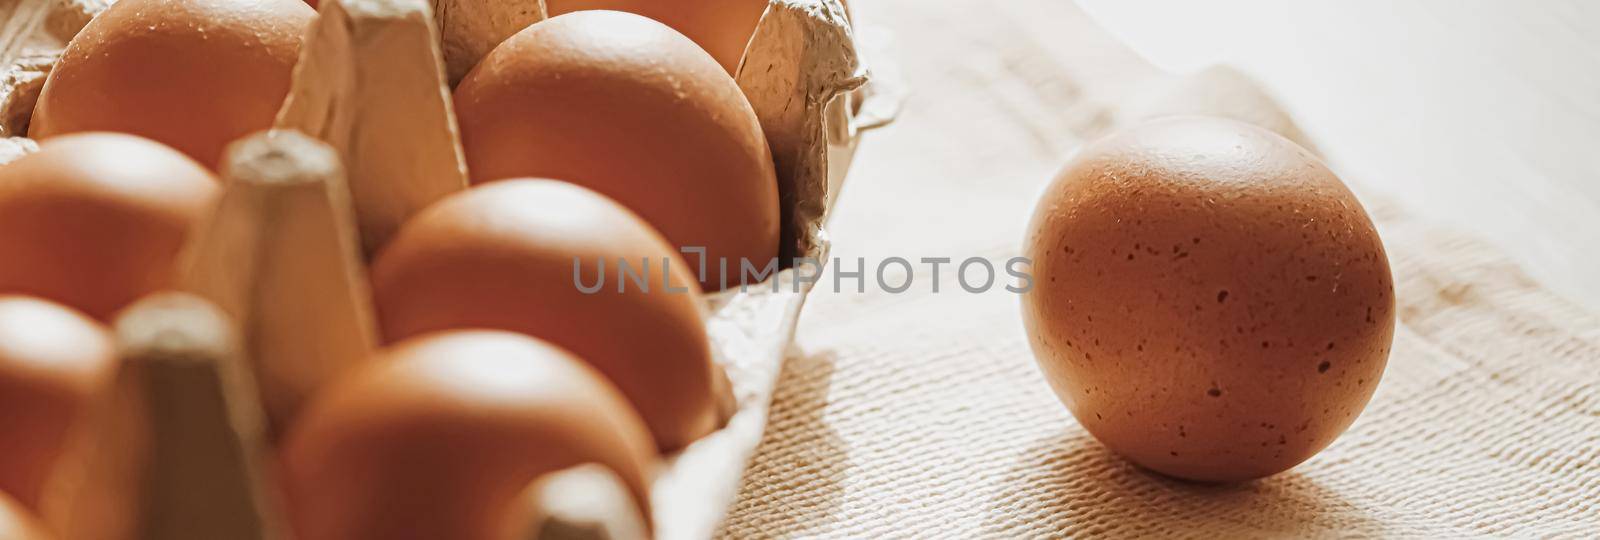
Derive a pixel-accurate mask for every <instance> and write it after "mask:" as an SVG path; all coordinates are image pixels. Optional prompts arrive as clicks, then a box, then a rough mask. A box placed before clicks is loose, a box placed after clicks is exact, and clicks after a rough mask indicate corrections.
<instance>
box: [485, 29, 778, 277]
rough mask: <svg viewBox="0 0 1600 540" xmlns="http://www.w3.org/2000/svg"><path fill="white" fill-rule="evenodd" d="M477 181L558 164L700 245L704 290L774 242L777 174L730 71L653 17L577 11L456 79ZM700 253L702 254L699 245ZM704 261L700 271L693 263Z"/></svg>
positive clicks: (547, 171) (774, 250) (769, 254)
mask: <svg viewBox="0 0 1600 540" xmlns="http://www.w3.org/2000/svg"><path fill="white" fill-rule="evenodd" d="M455 105H456V113H457V117H458V118H459V120H460V123H461V142H462V146H463V148H464V150H465V153H466V158H467V168H468V170H469V171H471V175H472V182H473V183H474V184H479V183H483V182H489V181H494V180H499V179H504V178H523V177H539V178H554V179H557V180H564V181H568V182H572V183H575V184H579V185H582V186H584V187H587V188H589V189H593V190H595V191H598V192H600V193H601V194H603V195H605V196H607V197H610V198H612V199H614V200H616V201H617V202H620V203H622V204H623V206H626V207H628V208H629V209H630V210H633V211H634V212H636V213H638V214H639V215H640V216H642V217H644V219H645V221H648V222H649V223H650V225H651V226H653V227H655V228H656V229H657V230H659V231H661V233H662V234H663V235H665V236H666V237H667V239H668V240H670V241H672V243H673V244H674V245H675V246H678V247H696V248H705V257H706V260H707V261H708V264H707V265H706V266H707V272H706V273H705V279H703V280H701V285H702V287H704V288H705V289H706V290H718V289H721V288H723V287H722V283H723V280H722V279H721V273H720V271H719V265H718V263H717V261H719V260H726V261H727V262H728V269H729V270H728V272H727V274H728V279H727V283H728V285H729V286H733V285H738V284H739V280H740V278H741V276H742V273H741V272H740V271H739V269H740V268H741V265H740V261H742V260H749V261H750V262H751V264H752V265H754V267H755V268H761V267H763V266H765V265H766V264H767V263H768V262H770V261H771V260H772V258H773V257H776V256H777V254H778V234H779V230H778V225H779V212H778V183H777V176H776V174H775V172H774V169H773V163H772V153H771V151H770V150H769V149H768V147H767V140H766V138H765V137H764V136H763V135H762V131H761V125H760V122H759V121H758V120H757V119H756V115H755V111H754V109H752V108H751V107H750V103H749V101H747V100H746V99H745V97H744V94H743V93H742V92H741V91H740V90H739V87H738V85H737V84H736V83H734V81H733V78H732V77H729V76H728V74H727V73H726V72H724V71H722V69H721V68H720V67H718V66H717V63H716V62H715V61H713V60H712V59H711V57H710V56H709V55H707V54H706V52H705V51H702V50H700V48H699V47H697V46H695V44H694V43H693V42H691V41H689V40H688V39H686V38H684V37H683V36H682V35H681V34H679V33H677V32H674V31H673V30H672V29H671V28H668V27H666V26H664V25H662V24H661V23H659V22H656V21H653V20H650V19H647V18H645V17H641V16H638V15H633V14H629V13H621V12H616V11H581V12H577V13H571V14H567V15H562V16H559V17H555V18H552V19H549V20H546V21H544V22H541V23H538V24H535V25H533V26H529V27H528V28H526V29H523V30H522V31H521V32H519V33H517V34H516V35H514V36H512V37H511V38H509V39H507V40H506V41H505V42H504V43H501V44H500V45H499V46H498V47H496V48H495V49H494V51H492V52H490V53H489V55H488V56H486V57H484V59H483V61H482V62H480V63H479V64H478V66H477V67H476V68H474V69H473V70H472V72H471V73H468V74H467V76H466V78H465V79H463V80H462V81H461V85H460V86H459V87H457V88H456V93H455ZM696 262H698V257H697V258H696ZM697 273H698V272H697Z"/></svg>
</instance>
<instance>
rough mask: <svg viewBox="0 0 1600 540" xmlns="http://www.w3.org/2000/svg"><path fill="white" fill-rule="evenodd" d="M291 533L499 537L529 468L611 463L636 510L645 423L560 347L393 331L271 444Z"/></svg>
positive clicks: (646, 451) (518, 339)
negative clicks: (394, 339) (387, 343)
mask: <svg viewBox="0 0 1600 540" xmlns="http://www.w3.org/2000/svg"><path fill="white" fill-rule="evenodd" d="M282 458H283V459H282V462H283V472H284V475H283V479H284V484H283V485H284V489H285V491H286V492H287V493H286V494H287V497H286V499H287V501H288V505H289V509H290V512H289V514H290V521H291V522H292V523H293V528H294V532H295V534H296V536H297V537H298V538H301V539H302V540H365V539H371V540H390V539H395V538H419V539H420V538H453V539H464V540H478V539H482V540H490V539H496V538H503V537H502V536H500V535H499V532H500V531H502V530H504V527H505V521H506V520H507V519H511V516H514V515H516V514H518V513H519V511H518V510H517V509H516V508H513V505H515V504H516V503H517V495H518V494H519V493H521V492H522V491H523V489H524V488H525V487H526V486H527V485H528V484H529V483H531V482H533V481H535V480H536V479H538V478H539V477H540V476H541V475H544V474H547V473H551V472H555V471H558V470H561V469H565V468H568V467H573V466H577V465H581V464H585V463H596V464H600V465H602V466H604V467H607V468H609V469H611V470H612V471H614V472H616V473H617V476H618V477H619V478H621V479H622V481H623V483H624V484H626V486H627V489H628V490H629V491H630V492H631V494H632V495H633V498H634V501H635V502H636V503H637V504H638V506H639V510H640V512H641V514H643V515H649V504H648V491H647V489H648V487H647V486H648V485H649V484H648V482H649V479H650V477H651V475H652V474H653V468H654V466H655V464H656V456H655V452H654V448H653V447H652V445H651V444H650V435H649V433H648V432H647V431H645V427H644V424H643V423H642V422H641V421H640V420H639V417H638V415H637V414H636V413H635V412H634V411H633V410H632V409H631V408H630V407H628V403H627V401H625V400H624V399H623V398H622V396H621V395H620V394H618V393H617V390H616V388H615V387H613V386H611V385H610V384H609V383H607V382H606V381H605V379H604V378H602V377H601V376H600V374H599V373H597V372H595V371H594V369H592V368H590V367H589V366H587V365H585V364H584V363H583V362H582V361H580V360H578V359H577V358H575V357H573V356H572V355H571V354H570V353H568V352H567V351H564V350H561V349H559V348H557V347H554V346H551V345H550V344H548V343H544V342H541V341H538V340H535V339H531V338H529V337H527V336H523V335H519V334H514V333H511V332H492V331H462V332H444V333H438V334H431V335H427V336H421V337H418V338H416V339H412V340H407V341H405V342H402V343H400V344H397V345H395V346H394V347H392V348H390V349H387V350H385V351H383V352H382V353H381V354H380V358H379V359H378V360H377V361H374V362H369V363H366V364H364V365H363V367H361V368H360V369H357V370H356V371H354V372H352V373H350V374H349V375H347V376H345V377H343V378H341V379H339V380H338V381H335V382H334V383H333V384H331V385H329V386H328V387H327V388H326V389H324V390H323V391H322V392H321V393H319V394H318V395H317V396H316V398H315V399H313V401H312V402H311V403H310V404H309V405H308V406H307V407H306V411H305V413H304V414H303V415H302V416H301V417H300V419H299V420H297V421H296V423H295V425H294V426H293V428H291V430H290V432H289V434H288V437H287V439H286V442H285V443H284V446H283V449H282Z"/></svg>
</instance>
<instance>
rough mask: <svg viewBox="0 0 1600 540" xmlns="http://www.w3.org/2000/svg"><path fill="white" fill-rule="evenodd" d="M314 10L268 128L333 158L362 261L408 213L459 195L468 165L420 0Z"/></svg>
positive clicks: (332, 3)
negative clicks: (317, 145) (307, 140)
mask: <svg viewBox="0 0 1600 540" xmlns="http://www.w3.org/2000/svg"><path fill="white" fill-rule="evenodd" d="M320 5H321V8H320V11H319V12H318V15H317V19H316V22H315V23H313V24H312V27H311V29H310V30H309V31H308V32H307V34H306V42H305V45H304V46H303V48H302V49H301V54H300V62H299V63H298V64H297V65H296V66H295V73H294V82H293V83H292V87H291V90H290V92H289V96H288V98H287V99H286V100H285V101H284V104H283V108H282V110H280V111H279V113H278V119H277V122H276V127H278V128H283V129H295V130H299V131H301V132H304V133H306V134H308V135H311V136H313V137H316V138H318V139H322V140H323V141H326V142H327V143H328V144H329V145H332V146H333V148H334V149H335V150H336V151H337V152H338V154H339V157H340V158H341V159H342V160H343V162H344V166H345V169H346V170H347V171H348V173H349V186H350V192H351V198H352V199H353V200H354V201H355V209H356V218H357V222H358V224H359V228H360V230H361V240H362V246H363V248H364V250H365V252H366V253H367V254H369V255H370V254H372V253H373V252H375V251H377V249H378V248H379V247H381V246H382V245H383V244H384V242H385V241H387V240H388V238H389V237H390V236H391V235H393V234H394V232H395V231H396V230H397V229H399V228H400V225H401V224H402V223H404V222H405V220H406V218H408V217H410V216H411V215H412V214H413V213H415V212H417V211H418V210H421V209H422V208H423V207H426V206H427V205H428V204H431V203H433V202H434V201H437V200H439V199H441V198H443V197H445V196H446V195H449V194H451V193H455V192H457V191H460V190H463V189H466V186H467V168H466V160H465V158H464V157H463V155H462V151H461V141H460V137H459V136H458V134H457V130H456V121H455V110H454V108H453V104H452V102H451V98H450V87H449V85H448V83H447V81H446V80H445V74H444V56H443V53H442V52H441V51H440V39H441V37H440V35H439V32H438V31H437V30H436V29H435V26H434V24H433V22H432V21H433V18H434V17H433V12H432V10H433V8H432V7H431V5H430V4H429V3H428V1H427V0H327V1H325V2H322V3H321V4H320Z"/></svg>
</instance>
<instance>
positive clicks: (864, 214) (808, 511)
mask: <svg viewBox="0 0 1600 540" xmlns="http://www.w3.org/2000/svg"><path fill="white" fill-rule="evenodd" d="M856 9H857V10H858V11H859V17H860V19H861V20H863V21H864V22H866V23H867V24H869V25H877V26H881V27H883V28H885V29H887V30H889V31H890V32H892V33H893V36H894V38H895V40H896V42H895V44H896V45H897V48H898V50H899V52H898V54H897V55H896V56H895V58H896V59H897V63H898V65H899V67H900V68H901V69H900V71H901V73H900V76H901V77H903V79H904V80H905V81H907V82H908V84H909V85H910V87H911V88H912V92H913V93H912V97H911V99H910V101H909V102H908V104H907V108H906V110H905V111H904V112H903V115H902V117H901V120H900V121H899V122H898V123H897V124H896V125H894V126H891V127H890V128H888V129H887V130H885V131H883V132H880V133H874V134H873V135H872V136H871V137H869V138H868V139H867V140H866V141H865V143H864V145H863V146H862V148H861V151H860V154H859V158H858V161H857V162H856V165H855V170H854V171H853V172H852V175H851V177H850V180H849V183H848V185H847V186H846V187H845V191H844V193H843V196H842V198H841V199H840V201H839V204H838V206H837V207H836V210H835V215H834V218H833V221H832V226H831V233H832V235H833V238H834V240H835V247H834V255H836V256H838V257H840V258H841V259H842V262H843V263H844V265H845V266H846V267H847V268H849V269H854V268H855V258H856V257H865V258H867V262H868V264H869V265H875V264H876V263H877V261H881V260H882V259H884V258H886V257H890V256H900V257H906V258H909V259H912V260H915V258H917V257H951V258H955V259H957V260H959V259H962V258H965V257H970V256H975V255H976V256H988V257H991V258H995V259H1001V260H1003V259H1004V258H1006V257H1010V256H1012V255H1014V254H1016V253H1017V251H1018V247H1019V244H1020V241H1021V239H1022V236H1023V227H1024V225H1025V223H1026V219H1027V216H1028V214H1029V213H1030V212H1031V211H1032V201H1033V199H1034V196H1035V194H1036V192H1037V191H1038V190H1039V189H1040V188H1041V187H1042V186H1043V185H1044V183H1045V182H1046V181H1048V180H1049V178H1050V177H1051V175H1052V174H1053V173H1054V172H1055V170H1056V169H1057V168H1059V166H1060V164H1061V163H1063V162H1064V161H1065V160H1066V158H1067V157H1068V156H1069V155H1070V153H1071V151H1072V150H1073V149H1074V148H1076V147H1077V146H1078V145H1079V144H1081V143H1082V142H1083V141H1084V140H1085V139H1086V138H1090V137H1093V136H1094V135H1096V134H1098V133H1102V132H1104V130H1106V129H1110V128H1112V127H1114V126H1116V125H1118V124H1121V123H1126V122H1128V121H1131V120H1132V118H1133V117H1135V116H1138V115H1139V114H1142V113H1141V111H1143V112H1148V111H1151V110H1156V109H1160V108H1164V107H1171V108H1176V109H1177V110H1182V109H1184V108H1185V107H1190V106H1194V107H1202V108H1209V109H1212V110H1222V111H1224V112H1229V113H1230V114H1234V115H1236V116H1245V117H1251V118H1253V119H1255V120H1257V121H1258V122H1261V123H1264V124H1268V125H1270V126H1273V127H1276V128H1278V129H1283V130H1289V128H1288V126H1292V124H1286V123H1284V119H1283V118H1282V117H1279V116H1277V115H1278V114H1279V113H1277V112H1276V110H1275V109H1274V108H1273V107H1271V106H1270V101H1268V100H1264V99H1262V98H1261V97H1260V96H1254V95H1251V94H1250V93H1249V92H1240V91H1238V87H1237V86H1236V85H1235V86H1229V84H1231V82H1230V81H1227V80H1226V79H1228V78H1229V77H1228V74H1227V73H1226V72H1221V73H1220V74H1218V73H1213V74H1210V75H1207V76H1202V77H1199V78H1189V79H1172V78H1169V77H1165V76H1163V75H1161V74H1159V73H1157V72H1156V71H1155V70H1154V69H1152V68H1150V67H1148V66H1146V65H1144V64H1143V63H1142V62H1141V61H1140V60H1139V59H1138V58H1137V57H1135V56H1134V55H1133V54H1132V53H1131V52H1129V51H1127V50H1126V49H1124V48H1122V47H1121V46H1120V45H1117V44H1116V43H1115V42H1114V41H1112V40H1111V39H1110V38H1109V37H1107V36H1106V35H1105V34H1104V33H1103V31H1101V30H1099V29H1098V28H1096V27H1094V26H1093V24H1092V23H1091V22H1090V21H1088V19H1087V18H1086V17H1085V16H1084V15H1083V14H1082V13H1081V12H1079V11H1077V9H1076V8H1074V7H1073V6H1072V5H1071V3H1070V2H1067V1H1066V0H1006V1H1005V2H979V1H976V0H973V1H938V2H935V1H926V0H862V1H861V2H859V3H858V5H857V6H856ZM863 34H864V35H863V39H868V40H875V41H881V38H882V37H883V34H882V33H874V32H863ZM879 44H880V45H881V44H882V43H879ZM1218 78H1220V79H1224V81H1223V83H1226V84H1220V85H1219V84H1218V83H1217V80H1214V79H1218ZM1232 82H1237V81H1232ZM1218 88H1224V89H1227V90H1222V91H1219V90H1217V89H1218ZM1174 96H1179V97H1176V98H1175V97H1174ZM1182 96H1188V97H1182ZM1185 99H1192V100H1194V101H1195V102H1196V103H1195V104H1181V103H1183V102H1184V100H1185ZM1174 103H1180V105H1173V104H1174ZM1152 104H1154V105H1152ZM1351 114H1360V111H1351ZM1384 121H1390V120H1388V119H1374V129H1381V124H1382V122H1384ZM1290 131H1292V130H1290ZM1333 165H1334V167H1335V169H1337V165H1338V164H1337V163H1335V164H1333ZM1346 180H1347V181H1349V182H1350V183H1351V184H1352V185H1353V187H1355V188H1356V190H1357V192H1358V193H1360V194H1361V195H1362V196H1363V200H1364V201H1365V202H1366V203H1367V205H1368V208H1369V210H1371V211H1372V213H1373V215H1374V218H1375V219H1376V220H1377V222H1378V224H1379V228H1380V230H1381V232H1382V234H1383V237H1384V240H1385V243H1386V245H1387V246H1388V250H1389V254H1390V257H1391V258H1392V259H1393V264H1394V272H1395V277H1396V281H1397V286H1398V291H1397V298H1398V301H1399V316H1400V324H1399V328H1398V330H1397V337H1396V343H1395V347H1394V352H1393V354H1392V356H1391V357H1390V360H1389V367H1388V372H1387V373H1386V375H1385V377H1384V379H1383V381H1382V383H1381V385H1380V386H1379V388H1378V391H1377V395H1376V396H1375V397H1374V398H1373V400H1372V403H1371V405H1370V406H1369V407H1368V408H1367V410H1366V412H1365V414H1363V415H1362V416H1361V418H1360V420H1358V421H1357V423H1356V424H1355V425H1354V426H1353V427H1352V428H1351V429H1350V431H1349V432H1347V433H1346V434H1345V435H1344V436H1343V437H1342V438H1340V439H1339V440H1338V441H1337V442H1336V443H1334V445H1333V446H1332V447H1330V448H1328V449H1327V450H1326V451H1324V452H1322V453H1321V454H1320V455H1318V456H1316V457H1315V458H1313V459H1312V460H1310V461H1308V462H1307V463H1305V464H1303V465H1301V466H1300V467H1298V468H1296V469H1294V470H1293V471H1290V472H1288V473H1285V474H1282V475H1279V476H1276V477H1273V478H1269V479H1265V480H1261V481H1257V482H1254V483H1250V484H1244V485H1236V486H1198V485H1192V484H1187V483H1182V482H1177V481H1172V480H1167V479H1164V478H1161V477H1158V476H1155V475H1152V474H1149V473H1146V472H1143V471H1141V470H1138V469H1135V468H1133V467H1132V466H1131V465H1128V464H1127V463H1125V462H1123V461H1121V460H1119V459H1117V458H1116V457H1115V456H1113V455H1111V454H1109V453H1108V452H1107V451H1105V450H1104V449H1102V448H1101V447H1100V446H1099V445H1098V444H1096V443H1095V441H1094V440H1093V439H1092V438H1091V437H1089V436H1088V434H1087V433H1086V432H1085V431H1084V430H1083V429H1082V428H1080V427H1079V426H1078V425H1077V424H1076V423H1075V422H1074V421H1073V419H1072V418H1071V416H1070V415H1069V414H1068V413H1067V412H1066V409H1065V408H1064V407H1062V406H1061V405H1060V404H1059V403H1058V402H1057V401H1056V399H1055V397H1054V395H1053V394H1051V392H1050V390H1049V388H1048V387H1047V386H1046V385H1045V383H1044V381H1043V379H1042V378H1041V377H1040V375H1039V373H1038V370H1037V368H1036V367H1035V366H1034V363H1033V359H1032V356H1031V354H1030V352H1029V350H1028V348H1027V344H1026V341H1025V337H1024V336H1023V333H1022V327H1021V323H1020V313H1019V308H1018V303H1017V298H1016V297H1015V295H1012V294H1010V293H1006V292H1004V291H998V290H996V291H994V292H990V293H987V294H969V293H966V292H963V291H962V290H961V289H960V288H959V287H957V286H956V283H955V282H954V280H953V275H951V274H950V273H949V272H948V270H947V271H946V272H945V274H944V275H941V276H940V277H941V280H942V282H943V283H942V285H941V287H940V289H941V292H940V293H938V294H933V293H930V292H929V289H930V287H931V284H929V283H928V282H927V280H928V279H929V277H930V276H929V275H928V274H927V273H926V271H919V272H917V274H916V279H918V280H921V281H918V282H914V286H913V288H912V290H911V291H910V292H907V293H905V294H898V295H895V294H889V293H885V292H881V291H877V292H874V291H872V288H869V291H868V292H867V293H864V294H861V293H856V292H854V290H853V287H854V286H853V283H851V284H850V286H849V287H847V288H848V289H850V290H848V291H846V292H842V293H835V292H833V291H832V286H831V284H829V283H826V282H825V283H823V285H822V286H819V287H818V290H817V292H816V293H815V294H814V295H813V297H812V298H811V300H810V302H809V305H808V307H807V311H806V314H805V316H804V319H803V321H802V324H801V327H800V330H799V337H798V342H797V344H796V347H795V349H794V354H793V355H792V357H791V358H790V359H789V361H788V364H787V367H786V369H785V372H784V374H783V379H782V381H781V382H780V384H779V389H778V392H777V396H776V398H775V401H774V404H773V410H772V418H771V424H770V426H769V428H768V430H767V434H766V438H765V439H764V441H763V443H762V447H761V449H760V450H759V451H758V453H757V456H756V457H755V459H754V461H753V462H752V463H751V465H750V469H749V471H748V474H747V477H746V480H745V483H744V487H743V489H742V494H741V498H740V501H739V502H738V503H737V505H736V506H735V507H734V508H733V509H732V511H731V513H730V515H729V517H728V520H727V522H726V523H725V525H724V527H723V531H722V532H723V534H724V535H725V536H729V537H737V538H763V537H818V536H821V537H851V538H875V537H892V538H894V537H974V536H993V537H1035V536H1117V537H1121V536H1134V535H1159V536H1175V537H1201V538H1214V537H1218V536H1224V537H1272V536H1290V535H1292V536H1323V535H1340V536H1432V537H1459V536H1466V535H1495V536H1571V537H1594V536H1597V535H1600V319H1597V318H1596V317H1594V316H1593V315H1591V314H1588V313H1585V312H1582V311H1580V310H1579V309H1577V308H1575V307H1573V306H1572V305H1571V304H1569V303H1567V302H1566V301H1563V300H1562V299H1560V298H1557V297H1555V296H1553V295H1552V294H1550V293H1548V292H1546V291H1545V290H1544V289H1542V288H1541V287H1540V286H1539V285H1538V284H1536V283H1534V282H1532V281H1531V280H1529V279H1528V278H1527V277H1525V275H1524V273H1523V272H1522V271H1520V270H1519V269H1518V268H1517V267H1516V266H1515V265H1514V264H1512V263H1510V262H1509V261H1508V260H1507V259H1506V258H1505V257H1504V256H1502V255H1500V254H1498V253H1497V252H1496V251H1495V250H1494V249H1492V248H1490V247H1488V246H1486V245H1484V244H1482V243H1480V242H1477V241H1475V240H1473V239H1471V238H1467V237H1464V236H1462V235H1459V234H1456V233H1453V232H1451V231H1447V230H1441V229H1439V228H1436V227H1433V226H1431V225H1430V224H1429V223H1425V222H1422V221H1419V220H1418V219H1416V218H1414V217H1412V216H1411V214H1409V213H1407V212H1406V211H1404V210H1403V209H1401V208H1396V207H1393V206H1390V205H1388V204H1386V203H1384V202H1383V201H1382V200H1381V199H1380V198H1378V197H1377V196H1374V195H1373V194H1372V192H1373V191H1374V190H1372V189H1371V188H1373V187H1375V186H1381V184H1382V183H1383V182H1403V181H1405V179H1404V178H1347V179H1346ZM1379 191H1381V190H1379ZM869 268H870V267H869Z"/></svg>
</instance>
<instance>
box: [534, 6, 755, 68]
mask: <svg viewBox="0 0 1600 540" xmlns="http://www.w3.org/2000/svg"><path fill="white" fill-rule="evenodd" d="M767 1H768V0H674V1H670V2H668V1H662V0H546V2H545V5H546V6H548V7H549V9H550V16H551V17H555V16H558V15H565V14H568V13H572V12H574V11H586V10H611V11H626V12H628V13H634V14H638V15H643V16H645V17H649V18H651V19H654V20H656V21H659V22H661V23H662V24H665V25H667V26H670V27H672V29H673V30H677V31H678V32H680V33H682V34H683V35H684V36H685V37H687V38H689V39H691V40H693V41H694V42H695V44H696V45H699V46H700V48H702V49H705V51H706V52H707V53H710V54H711V57H712V58H715V59H716V60H717V63H718V64H721V65H722V68H723V69H724V70H727V72H728V74H730V75H732V74H735V73H736V72H737V71H738V70H739V61H740V60H743V59H744V49H745V47H746V46H748V45H749V44H750V37H751V36H752V35H754V34H755V31H756V24H757V23H760V22H761V15H762V14H764V13H766V12H767Z"/></svg>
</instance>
